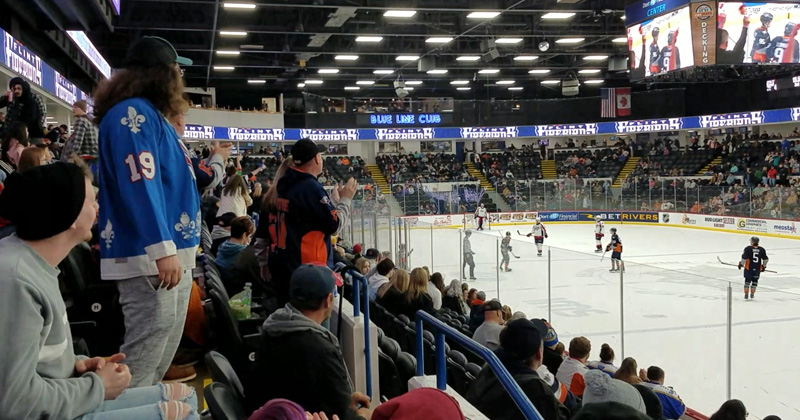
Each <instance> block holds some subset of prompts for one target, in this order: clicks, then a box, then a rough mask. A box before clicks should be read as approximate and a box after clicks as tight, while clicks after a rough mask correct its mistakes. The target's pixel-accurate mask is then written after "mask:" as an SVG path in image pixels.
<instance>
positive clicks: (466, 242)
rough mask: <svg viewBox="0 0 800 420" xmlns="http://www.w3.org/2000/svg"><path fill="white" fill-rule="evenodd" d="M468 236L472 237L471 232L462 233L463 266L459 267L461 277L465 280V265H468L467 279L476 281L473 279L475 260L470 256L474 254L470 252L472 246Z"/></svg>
mask: <svg viewBox="0 0 800 420" xmlns="http://www.w3.org/2000/svg"><path fill="white" fill-rule="evenodd" d="M470 236H472V231H471V230H468V231H466V232H464V249H463V253H464V265H463V266H461V276H462V277H464V278H465V279H466V278H467V273H466V270H465V268H466V267H467V265H469V279H470V280H477V279H476V278H475V260H474V259H473V258H472V256H473V255H475V253H474V252H472V244H470V242H469V237H470Z"/></svg>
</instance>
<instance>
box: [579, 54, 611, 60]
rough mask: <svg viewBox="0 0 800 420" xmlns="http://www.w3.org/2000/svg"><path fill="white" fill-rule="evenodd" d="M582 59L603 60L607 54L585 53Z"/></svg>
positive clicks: (606, 57)
mask: <svg viewBox="0 0 800 420" xmlns="http://www.w3.org/2000/svg"><path fill="white" fill-rule="evenodd" d="M583 59H584V60H586V61H603V60H607V59H608V56H607V55H587V56H586V57H583Z"/></svg>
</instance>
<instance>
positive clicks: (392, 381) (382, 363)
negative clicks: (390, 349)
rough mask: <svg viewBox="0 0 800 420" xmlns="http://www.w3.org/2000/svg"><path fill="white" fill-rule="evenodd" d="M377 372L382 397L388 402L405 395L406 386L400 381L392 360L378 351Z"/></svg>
mask: <svg viewBox="0 0 800 420" xmlns="http://www.w3.org/2000/svg"><path fill="white" fill-rule="evenodd" d="M378 371H379V375H380V376H379V377H380V387H381V396H382V397H386V399H387V400H390V399H392V398H394V397H397V396H399V395H402V394H404V393H406V390H407V385H405V384H404V383H403V381H402V380H401V379H400V373H399V372H398V371H397V366H396V365H395V363H394V360H392V358H391V357H389V356H388V355H387V354H385V353H384V352H383V351H381V350H378Z"/></svg>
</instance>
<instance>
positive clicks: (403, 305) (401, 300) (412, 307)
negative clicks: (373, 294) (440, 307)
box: [378, 287, 435, 321]
mask: <svg viewBox="0 0 800 420" xmlns="http://www.w3.org/2000/svg"><path fill="white" fill-rule="evenodd" d="M378 304H380V305H381V306H383V307H384V308H385V309H386V310H387V311H389V312H390V313H392V314H394V315H395V316H397V315H405V316H407V317H408V319H410V320H412V321H413V320H414V319H416V316H417V311H418V310H420V309H422V310H423V311H425V312H427V313H429V314H431V315H433V314H434V313H435V311H434V310H433V299H431V297H430V296H429V295H428V294H427V293H424V294H422V295H420V296H418V297H417V298H416V299H414V300H412V301H411V302H409V301H408V299H407V295H406V294H405V293H402V292H400V291H398V290H397V289H395V288H394V287H390V288H389V290H387V291H386V293H384V294H383V296H382V297H380V298H378Z"/></svg>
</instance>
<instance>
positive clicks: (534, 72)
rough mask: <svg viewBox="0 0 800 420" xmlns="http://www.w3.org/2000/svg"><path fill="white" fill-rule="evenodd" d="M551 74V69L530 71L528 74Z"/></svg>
mask: <svg viewBox="0 0 800 420" xmlns="http://www.w3.org/2000/svg"><path fill="white" fill-rule="evenodd" d="M547 73H550V69H533V70H530V71H528V74H547Z"/></svg>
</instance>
